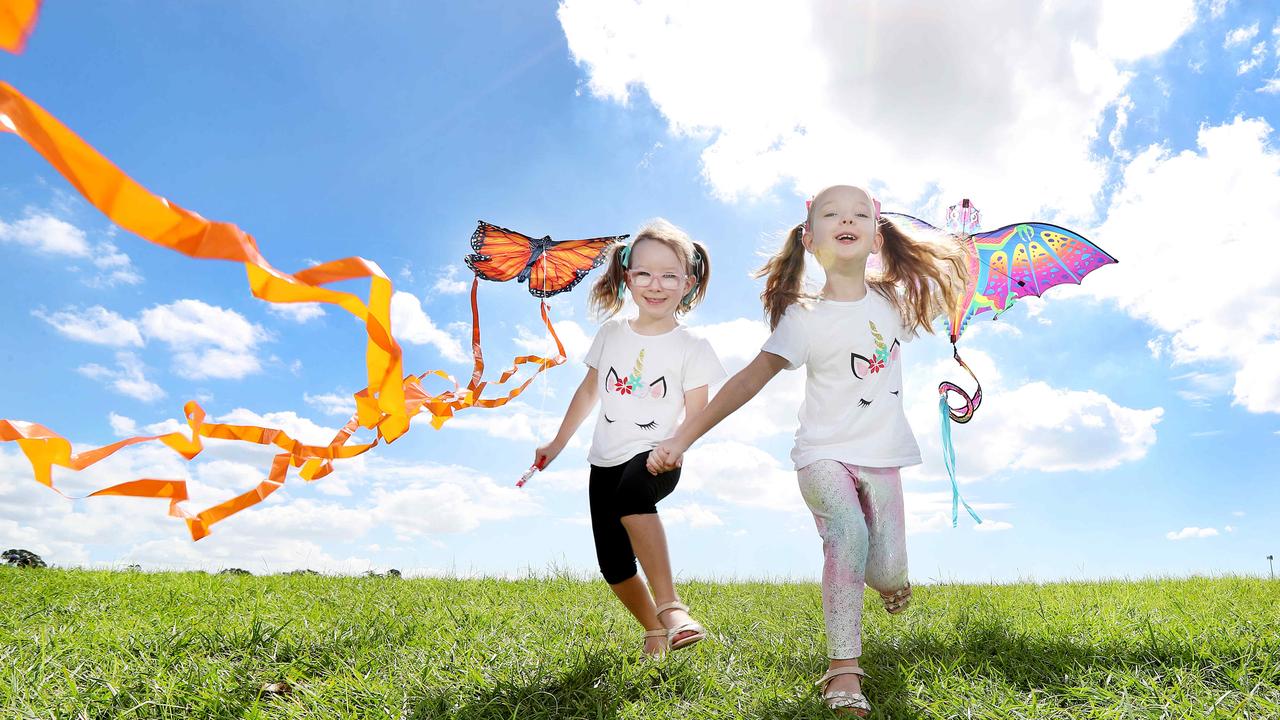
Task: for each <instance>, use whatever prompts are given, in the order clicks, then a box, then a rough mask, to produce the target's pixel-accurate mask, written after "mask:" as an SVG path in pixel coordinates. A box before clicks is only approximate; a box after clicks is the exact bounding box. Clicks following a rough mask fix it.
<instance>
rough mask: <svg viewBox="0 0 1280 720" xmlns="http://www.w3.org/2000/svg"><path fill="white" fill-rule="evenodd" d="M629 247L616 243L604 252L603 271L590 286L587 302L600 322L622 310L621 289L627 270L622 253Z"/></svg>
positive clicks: (624, 283) (624, 285)
mask: <svg viewBox="0 0 1280 720" xmlns="http://www.w3.org/2000/svg"><path fill="white" fill-rule="evenodd" d="M629 247H630V245H627V244H625V243H617V244H615V245H614V246H613V247H612V248H610V249H609V250H606V251H605V252H608V253H609V260H608V261H607V262H608V264H607V265H606V267H605V271H604V272H603V273H602V274H601V275H600V278H599V279H598V280H596V282H595V284H594V285H592V286H591V297H590V299H589V300H588V301H587V304H588V306H589V307H590V309H591V312H592V313H593V314H595V315H596V316H597V317H598V318H600V319H601V320H607V319H609V318H611V317H613V316H614V315H617V314H618V311H619V310H621V309H622V305H623V300H622V293H623V288H625V287H626V284H627V268H626V265H625V264H624V263H623V251H624V250H625V249H627V248H629Z"/></svg>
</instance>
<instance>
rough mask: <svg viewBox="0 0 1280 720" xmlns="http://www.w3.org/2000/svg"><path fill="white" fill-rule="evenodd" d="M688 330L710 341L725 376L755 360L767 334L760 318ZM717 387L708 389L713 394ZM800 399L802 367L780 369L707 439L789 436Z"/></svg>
mask: <svg viewBox="0 0 1280 720" xmlns="http://www.w3.org/2000/svg"><path fill="white" fill-rule="evenodd" d="M690 329H691V331H692V332H693V334H695V335H697V336H699V337H702V338H706V340H707V342H709V343H711V347H712V348H714V349H715V351H716V354H717V355H718V356H719V357H720V362H721V363H722V364H723V365H724V368H725V372H727V373H728V375H729V377H732V376H733V374H734V373H736V372H738V371H739V370H741V369H742V368H744V367H746V366H747V364H748V363H749V362H751V361H752V360H753V359H755V357H756V356H757V355H759V354H760V347H761V346H762V345H763V344H764V341H765V339H767V338H768V337H769V326H768V325H766V324H765V323H764V322H763V321H761V320H749V319H747V318H737V319H735V320H729V321H726V322H721V323H715V324H711V325H696V326H693V327H691V328H690ZM720 387H721V386H720V385H717V386H715V387H713V388H712V396H713V397H714V395H715V392H718V391H719V388H720ZM803 399H804V370H796V371H788V370H784V371H782V372H780V373H778V374H777V375H776V376H775V377H774V378H773V380H771V381H770V382H769V384H768V385H765V387H764V389H763V390H761V391H760V393H759V394H758V395H756V396H755V397H754V398H752V399H751V401H750V402H748V403H747V404H746V405H743V406H742V408H741V409H739V410H738V411H737V412H735V413H734V414H732V415H730V416H729V417H727V418H725V419H724V420H723V421H722V422H721V423H720V424H719V425H717V426H716V427H715V429H713V430H712V431H711V432H710V433H708V434H707V439H708V440H710V441H717V440H732V441H737V442H752V441H756V440H760V439H763V438H767V437H773V436H777V435H792V434H794V433H795V430H796V426H797V425H798V424H799V421H798V420H797V412H798V411H799V409H800V403H801V401H803Z"/></svg>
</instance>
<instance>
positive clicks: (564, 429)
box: [533, 367, 600, 470]
mask: <svg viewBox="0 0 1280 720" xmlns="http://www.w3.org/2000/svg"><path fill="white" fill-rule="evenodd" d="M597 377H598V376H597V374H596V369H595V368H593V367H588V368H587V376H586V377H584V378H582V384H580V385H578V390H577V392H575V393H574V394H573V399H572V400H570V401H569V409H568V410H565V411H564V420H562V421H561V422H560V431H559V432H557V433H556V437H555V439H554V440H552V441H551V442H549V443H547V444H546V445H543V446H542V447H540V448H538V449H537V450H535V451H534V454H533V464H534V465H537V466H538V468H539V469H540V470H545V469H546V468H547V466H548V465H550V464H551V461H552V460H555V459H556V456H557V455H559V454H560V451H561V450H564V446H565V445H568V444H569V438H571V437H573V434H574V433H575V432H577V431H578V427H579V426H580V425H582V421H583V420H586V419H587V416H588V415H590V414H591V411H592V409H594V408H595V406H596V400H597V399H599V397H600V387H599V385H598V384H597V383H596V380H597Z"/></svg>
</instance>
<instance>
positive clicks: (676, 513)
mask: <svg viewBox="0 0 1280 720" xmlns="http://www.w3.org/2000/svg"><path fill="white" fill-rule="evenodd" d="M661 513H662V522H663V524H664V525H668V526H672V527H674V526H678V525H688V526H689V527H691V528H709V527H717V526H720V525H724V520H722V519H720V516H719V515H717V514H716V513H715V511H714V510H712V509H711V508H709V507H706V506H705V505H699V504H698V503H685V504H684V505H676V506H673V507H664V508H662V509H661Z"/></svg>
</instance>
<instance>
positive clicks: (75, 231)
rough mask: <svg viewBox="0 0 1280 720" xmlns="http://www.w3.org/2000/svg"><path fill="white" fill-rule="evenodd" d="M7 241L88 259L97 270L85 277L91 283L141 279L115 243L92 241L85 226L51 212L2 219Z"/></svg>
mask: <svg viewBox="0 0 1280 720" xmlns="http://www.w3.org/2000/svg"><path fill="white" fill-rule="evenodd" d="M6 242H7V243H13V244H15V245H20V246H22V247H26V248H29V249H31V250H35V251H36V252H40V253H44V254H47V255H59V256H63V257H70V258H75V259H77V260H88V261H89V262H90V263H91V264H92V265H93V266H94V267H95V268H96V269H97V270H98V272H97V273H96V274H94V275H92V276H91V277H88V278H86V279H85V283H86V284H88V285H90V286H92V287H113V286H116V285H137V284H138V283H140V282H142V276H141V275H139V274H138V271H137V269H135V268H134V267H133V261H132V260H130V259H129V256H128V255H126V254H125V253H123V252H121V251H120V248H118V247H116V245H115V243H113V242H111V241H110V240H104V241H102V242H100V243H97V244H95V245H90V243H89V241H88V240H87V239H86V236H85V232H84V231H83V230H81V229H80V228H78V227H76V226H75V225H72V224H71V223H69V222H67V221H66V220H62V219H59V218H57V217H54V216H53V215H50V214H48V213H43V212H36V211H32V210H28V211H27V214H26V216H25V217H23V218H22V219H21V220H18V221H16V222H12V223H7V222H5V221H4V220H2V219H0V243H6Z"/></svg>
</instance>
